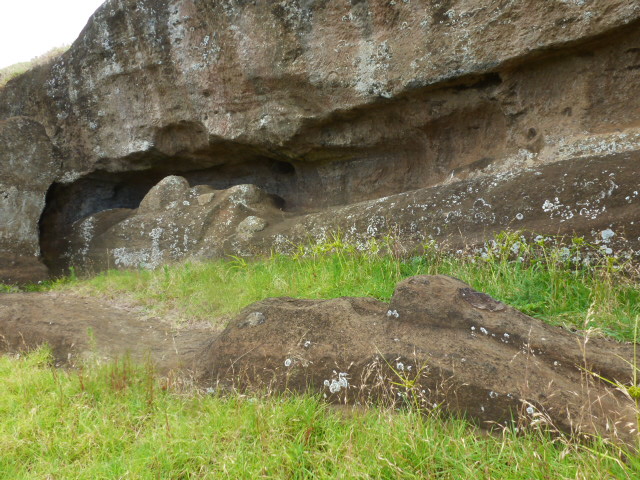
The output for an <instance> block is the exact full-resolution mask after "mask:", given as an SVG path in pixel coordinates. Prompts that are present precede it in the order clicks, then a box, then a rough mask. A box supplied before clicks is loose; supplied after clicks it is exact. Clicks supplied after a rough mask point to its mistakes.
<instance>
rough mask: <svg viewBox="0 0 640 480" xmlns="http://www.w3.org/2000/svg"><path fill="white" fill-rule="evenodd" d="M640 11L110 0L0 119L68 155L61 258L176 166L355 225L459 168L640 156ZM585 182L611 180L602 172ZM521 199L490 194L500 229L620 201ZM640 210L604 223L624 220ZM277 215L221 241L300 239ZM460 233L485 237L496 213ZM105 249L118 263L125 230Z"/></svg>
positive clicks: (534, 167)
mask: <svg viewBox="0 0 640 480" xmlns="http://www.w3.org/2000/svg"><path fill="white" fill-rule="evenodd" d="M639 24H640V5H638V4H637V3H636V2H629V1H627V0H584V1H568V0H549V1H545V2H540V1H539V0H523V1H519V2H504V1H499V0H491V1H484V2H480V1H474V0H447V1H440V2H434V1H431V0H411V1H404V0H402V1H396V2H388V1H386V0H385V1H383V0H368V1H357V2H356V1H346V0H338V1H333V2H327V1H319V0H316V1H300V0H281V1H277V2H267V1H256V2H246V1H240V0H225V1H218V0H215V1H214V0H206V1H197V2H196V1H194V0H144V1H140V0H137V1H134V0H109V1H107V2H105V4H104V5H103V6H102V7H101V8H100V9H99V10H98V11H97V12H96V14H95V15H94V16H93V17H92V19H91V20H90V22H89V23H88V25H87V27H86V28H85V30H84V31H83V32H82V34H81V35H80V37H79V38H78V40H77V41H76V42H75V43H74V45H73V46H72V47H71V49H70V50H69V51H68V52H66V53H65V54H64V55H62V56H61V57H60V58H59V59H57V60H56V61H54V62H53V63H51V64H50V65H45V66H42V67H38V68H37V69H36V70H34V71H32V72H30V73H28V74H26V75H24V76H22V77H19V78H16V79H14V80H12V81H10V82H9V83H8V84H7V85H6V86H5V87H4V88H2V89H0V119H7V118H11V117H15V116H28V117H30V118H33V119H34V120H35V121H37V122H39V123H40V124H42V125H43V126H44V128H45V130H46V132H47V133H48V135H49V137H50V138H51V141H52V142H53V145H54V146H55V148H56V149H57V151H59V152H60V159H61V169H60V170H59V172H58V173H57V174H56V176H55V182H54V184H53V185H52V186H51V190H50V192H51V193H50V196H49V200H48V202H47V208H46V209H45V211H44V213H43V218H42V222H41V224H42V226H43V228H42V238H41V244H42V251H43V256H44V258H45V261H46V262H47V263H48V264H52V265H57V263H59V259H60V257H61V256H63V257H65V258H66V259H67V260H66V262H67V263H69V261H72V260H74V261H76V260H77V259H78V258H80V259H81V258H83V257H84V254H83V253H82V251H80V250H74V251H72V252H70V253H69V252H68V245H69V240H70V238H71V237H73V236H74V235H76V234H77V232H74V229H75V230H77V227H78V222H80V221H83V220H85V219H88V218H89V217H91V216H99V217H100V218H102V217H103V216H107V217H112V216H113V212H112V213H104V212H106V211H112V210H117V209H122V208H125V209H136V208H138V207H139V205H140V202H141V201H142V199H143V198H144V196H145V195H146V193H147V192H148V191H149V189H150V188H152V187H153V186H154V185H156V184H157V183H158V182H159V181H160V180H161V179H162V178H164V177H166V176H170V175H180V176H183V177H184V178H185V179H186V180H187V181H188V182H189V185H190V187H196V186H198V185H206V186H209V187H211V188H212V189H214V190H225V189H228V188H230V187H234V186H237V185H245V184H253V185H256V186H257V187H259V188H261V189H262V190H264V191H265V192H267V193H269V194H271V195H276V196H278V197H280V198H281V199H282V200H283V202H282V208H284V210H286V211H287V212H289V213H291V214H292V215H293V214H295V215H306V214H310V213H313V212H317V211H318V210H322V209H326V208H334V207H335V208H338V210H335V211H333V212H327V213H326V214H325V215H324V216H323V215H322V214H321V215H319V216H312V217H304V218H302V219H301V221H302V222H303V225H304V226H302V227H299V229H304V230H308V229H309V225H308V221H310V220H311V219H313V221H314V222H320V221H324V220H326V219H329V220H330V221H329V222H328V224H327V225H325V226H323V225H317V224H314V227H315V228H316V229H322V228H324V229H325V230H327V229H328V228H330V227H331V226H334V225H336V224H340V225H348V224H350V223H353V222H351V219H347V218H340V216H341V215H342V214H343V213H345V212H346V211H347V210H348V208H347V210H345V207H346V206H349V205H353V204H358V203H359V202H363V201H373V200H376V199H378V198H382V197H392V196H393V195H401V196H402V195H410V194H409V193H407V192H412V191H414V190H420V189H425V188H428V187H435V190H433V191H432V192H431V193H430V194H428V193H425V194H424V195H425V196H430V195H436V192H442V190H439V189H442V188H445V189H448V188H452V189H453V188H454V187H453V186H452V185H453V183H454V182H456V181H469V182H471V183H466V184H464V185H467V186H468V185H472V186H473V185H478V186H480V187H482V188H484V187H483V186H484V185H485V183H486V182H489V180H481V179H480V178H481V177H484V176H487V178H491V179H492V180H491V181H497V182H499V183H501V184H503V185H504V188H505V189H508V188H512V187H513V184H512V183H511V180H510V178H511V176H512V175H518V174H519V173H520V172H522V171H523V170H525V169H531V170H530V171H533V172H535V171H538V170H540V169H541V168H542V167H543V166H544V165H547V164H552V163H554V162H560V161H566V162H567V163H566V164H565V165H564V167H562V168H560V167H558V169H557V170H563V172H562V174H563V175H564V173H567V174H568V175H569V176H573V177H576V176H578V175H579V174H580V173H581V172H580V170H581V166H580V165H581V163H580V161H581V160H586V159H600V160H602V161H603V162H608V161H611V159H618V160H620V159H621V158H629V162H630V166H629V168H630V169H631V170H637V168H636V167H635V165H637V155H636V153H637V152H638V150H639V148H638V146H639V145H640V141H639V139H640V131H639V130H638V114H639V112H640V69H639V68H638V65H639V64H640V57H639V56H638V55H639V53H640V30H639V29H638V28H637V27H638V25H639ZM624 155H630V156H629V157H624ZM589 161H591V160H589ZM594 161H595V160H594ZM576 168H577V169H578V170H577V171H574V170H575V169H576ZM590 171H591V172H592V173H593V171H592V170H590ZM593 175H595V173H593ZM583 177H584V176H583ZM50 182H53V180H51V181H50ZM473 182H477V183H473ZM483 182H485V183H483ZM584 182H586V183H585V185H583V187H584V189H586V190H589V189H590V188H591V187H590V186H589V185H591V182H595V183H596V184H599V185H604V179H603V178H602V176H601V175H600V174H598V175H596V176H595V177H594V178H584ZM530 183H531V184H535V183H536V182H534V181H531V182H530ZM10 186H12V187H15V188H16V189H18V190H21V189H22V186H21V185H20V183H19V182H18V183H15V182H14V183H12V184H11V185H10ZM492 188H493V187H492ZM531 188H533V187H531ZM580 188H582V187H580ZM494 190H495V188H494ZM526 194H527V195H528V194H529V193H526ZM580 195H581V191H578V192H577V193H576V195H575V196H574V197H575V199H576V201H581V200H579V199H578V197H579V196H580ZM631 197H632V198H635V197H633V193H632V194H631ZM477 198H484V196H478V197H477ZM513 198H514V195H511V196H510V203H509V204H506V205H503V204H492V206H493V207H494V208H496V209H498V210H506V211H507V212H505V214H504V215H502V212H498V213H499V214H500V215H499V216H500V218H501V220H496V221H495V222H494V221H493V220H488V222H489V226H488V227H487V228H486V231H487V232H490V231H493V230H494V227H496V226H497V225H498V224H500V225H501V226H504V224H505V221H504V218H506V217H507V214H509V215H510V214H515V215H517V214H518V213H520V214H522V215H523V219H522V220H519V219H518V220H517V222H516V223H514V225H517V226H519V227H524V228H529V229H534V228H541V231H540V233H556V232H557V230H558V229H560V230H565V229H566V228H565V227H567V225H572V226H575V227H576V228H577V231H578V232H579V233H587V234H590V233H591V231H597V230H598V229H599V228H601V225H600V224H601V223H604V222H605V221H604V220H603V218H604V216H605V215H608V213H609V210H607V213H606V214H604V215H599V216H598V218H597V219H587V217H586V216H582V220H583V221H582V222H576V221H573V222H568V223H567V222H564V223H563V222H561V221H560V220H561V219H562V218H561V217H560V210H561V209H562V208H561V207H558V205H557V204H555V203H554V202H555V195H554V196H553V197H551V198H549V199H548V200H549V201H550V202H551V203H552V204H553V205H555V206H556V207H558V208H559V209H556V212H555V213H556V217H555V218H553V219H549V221H546V220H544V221H542V220H540V219H538V217H536V215H527V214H526V213H525V212H515V211H514V212H512V211H511V210H512V209H513V208H512V207H513V205H514V203H513ZM558 198H559V199H560V197H558ZM485 200H486V198H485ZM496 200H498V198H496ZM474 201H475V199H474ZM499 201H503V200H502V199H499ZM559 201H561V200H559ZM203 202H205V203H204V204H206V199H205V197H202V198H200V199H198V200H197V203H198V204H200V205H201V206H204V204H203ZM432 203H433V202H432ZM525 204H526V202H525ZM381 205H382V204H381ZM563 205H566V204H563ZM525 206H526V205H525ZM530 207H531V208H534V206H530ZM355 208H357V209H360V208H362V207H361V206H360V205H358V206H357V207H355ZM366 208H368V206H367V207H366ZM389 208H390V209H393V206H392V205H390V204H389ZM535 208H538V207H535ZM443 209H444V207H443ZM586 209H587V210H588V207H586ZM428 210H429V212H430V211H432V210H433V209H431V208H429V209H428ZM440 210H441V208H440V207H439V206H437V205H436V207H435V213H436V215H435V217H433V218H431V219H428V220H423V219H422V217H424V215H423V214H422V213H420V214H419V218H417V219H414V218H412V219H410V220H409V219H408V218H407V217H406V216H399V217H398V216H396V215H392V214H391V213H390V214H388V215H386V216H387V217H396V218H399V219H401V220H402V228H403V229H404V230H410V229H413V228H417V227H415V225H422V226H424V227H425V229H426V231H425V232H422V234H423V235H432V234H433V232H434V231H435V232H436V234H437V229H436V227H438V228H439V229H440V230H441V231H443V230H447V228H444V229H443V225H442V224H441V221H440V220H441V217H442V215H440V214H439V213H438V212H439V211H440ZM458 210H460V209H457V208H453V209H452V210H451V211H450V213H451V215H454V216H455V215H457V213H456V212H457V211H458ZM578 210H580V211H582V210H585V209H583V208H582V207H581V208H580V209H578ZM414 211H417V210H415V209H414ZM461 211H462V213H463V214H465V213H464V209H462V210H461ZM585 211H586V210H585ZM619 211H621V210H619ZM194 212H195V210H194ZM446 213H447V212H444V213H443V215H446ZM472 213H473V214H474V215H475V214H476V213H478V212H472ZM185 214H188V212H185ZM481 214H482V212H479V213H478V215H480V216H481ZM118 215H120V216H116V217H117V218H116V217H114V218H111V219H103V220H101V225H103V227H104V228H105V229H110V228H111V227H113V225H114V221H115V220H118V219H119V220H122V215H124V214H123V213H122V212H121V214H118ZM451 215H449V219H450V220H451V218H452V217H451ZM480 216H478V217H477V218H478V219H479V218H480ZM490 216H491V215H490ZM261 218H262V217H261ZM629 218H630V217H629V215H628V214H627V215H626V216H624V217H623V218H622V219H621V218H614V217H613V216H612V217H611V218H610V219H609V221H610V222H611V223H615V224H617V225H620V227H619V228H618V229H617V230H621V229H623V230H625V231H630V230H634V229H635V226H634V224H632V223H631V221H630V220H629ZM264 220H265V221H266V222H267V224H268V225H267V226H266V227H265V228H264V230H259V231H258V230H254V231H252V232H251V235H249V234H247V233H246V232H244V230H243V232H244V233H238V235H237V237H238V238H237V239H236V240H230V241H229V242H226V240H225V241H224V242H222V243H223V244H225V245H229V246H234V245H235V246H234V248H235V250H230V251H229V252H227V253H231V252H232V251H233V252H236V253H237V252H240V251H243V252H248V251H249V250H250V249H247V248H246V247H245V246H243V242H244V243H246V242H245V239H249V240H250V243H251V244H252V245H253V244H254V243H256V242H259V241H260V239H261V238H262V239H263V240H265V241H267V240H268V239H269V238H271V237H269V235H270V234H273V233H274V232H275V233H276V234H277V233H279V231H280V230H284V235H285V237H287V238H290V237H292V236H293V237H295V236H296V235H291V234H289V233H287V232H289V230H291V228H290V227H289V226H288V225H287V226H278V225H277V223H278V222H275V223H274V222H272V219H271V218H266V217H265V218H264ZM551 220H553V221H551ZM193 222H194V223H197V219H196V218H195V217H194V218H193ZM290 222H295V221H294V220H290ZM367 222H368V220H367V221H365V220H362V222H360V223H363V224H364V223H367ZM369 223H370V222H369ZM387 223H389V222H388V221H387ZM398 223H399V222H398ZM454 223H455V222H454ZM74 224H75V225H76V227H72V226H73V225H74ZM454 226H455V225H454ZM161 227H162V226H161ZM165 227H168V226H164V227H162V228H165ZM420 228H422V227H420ZM449 231H451V232H458V230H456V229H455V228H453V227H452V228H450V229H449ZM462 231H463V233H464V232H465V231H466V232H467V233H464V235H463V237H464V238H463V241H465V242H466V241H475V240H476V239H478V238H480V237H483V235H482V234H481V232H482V231H484V228H483V229H480V230H479V229H478V228H477V224H476V228H475V229H474V230H473V232H474V233H473V235H472V237H469V235H470V234H469V232H470V229H469V228H466V229H462ZM134 233H135V232H132V234H134ZM361 233H362V232H361ZM456 234H458V233H456ZM142 235H143V236H144V232H143V233H142ZM225 235H226V234H225ZM229 235H231V237H233V235H234V234H229ZM458 235H459V234H458ZM465 235H466V237H465ZM58 237H64V238H62V240H61V239H59V238H58ZM231 237H230V238H231ZM277 238H281V237H277ZM238 242H239V243H238ZM71 244H72V245H76V244H77V242H75V243H74V241H72V242H71ZM236 244H237V245H236ZM80 245H81V244H80ZM191 245H194V246H195V245H198V241H195V242H194V243H191ZM270 247H271V246H270V245H267V246H265V245H262V244H261V246H260V247H259V248H257V250H261V249H263V248H266V249H267V250H268V249H269V248H270ZM79 248H83V247H79ZM101 248H103V254H102V255H103V258H102V260H100V262H98V263H101V264H106V263H108V262H107V258H106V255H107V254H106V252H107V251H108V250H109V249H113V248H119V247H116V246H110V245H101ZM145 248H146V247H145ZM163 248H164V247H163ZM199 248H200V247H199V246H198V247H197V252H200V251H201V252H202V253H203V254H208V253H207V252H208V250H206V249H205V250H200V249H199ZM225 248H226V247H225ZM252 248H253V247H252ZM254 250H255V248H254ZM216 251H219V249H218V250H216ZM195 252H196V250H194V251H193V252H191V251H190V252H189V254H191V253H195ZM162 257H163V258H170V257H172V254H171V253H170V252H164V253H163V254H162Z"/></svg>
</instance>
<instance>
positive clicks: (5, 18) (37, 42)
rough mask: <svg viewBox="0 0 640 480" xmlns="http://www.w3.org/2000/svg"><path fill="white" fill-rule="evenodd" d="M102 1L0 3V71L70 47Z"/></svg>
mask: <svg viewBox="0 0 640 480" xmlns="http://www.w3.org/2000/svg"><path fill="white" fill-rule="evenodd" d="M104 1H105V0H0V68H2V67H6V66H8V65H12V64H14V63H18V62H25V61H28V60H31V59H32V58H33V57H37V56H38V55H42V54H43V53H45V52H47V51H49V50H51V49H52V48H54V47H59V46H61V45H66V44H71V43H72V42H73V41H74V40H75V39H76V38H78V35H79V34H80V32H81V31H82V29H83V28H84V26H85V25H86V24H87V20H89V17H90V16H91V14H92V13H93V12H94V11H95V10H96V9H97V8H98V7H99V6H100V5H101V4H102V3H103V2H104Z"/></svg>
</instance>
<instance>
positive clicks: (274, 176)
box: [39, 157, 300, 275]
mask: <svg viewBox="0 0 640 480" xmlns="http://www.w3.org/2000/svg"><path fill="white" fill-rule="evenodd" d="M169 175H180V176H182V177H184V178H186V179H187V181H188V182H189V185H190V186H191V187H195V186H197V185H207V186H209V187H212V188H213V189H215V190H225V189H227V188H230V187H233V186H235V185H241V184H254V185H256V186H258V187H260V188H262V189H263V190H265V191H266V192H267V193H269V194H271V195H272V196H273V199H274V201H275V202H276V205H277V207H278V208H280V209H281V210H293V209H296V208H298V206H299V203H300V202H299V200H300V199H299V194H298V192H297V181H296V175H297V170H296V167H295V166H294V165H293V164H292V163H289V162H285V161H282V160H275V159H272V158H267V157H258V158H256V159H254V160H252V161H245V162H242V163H239V164H231V165H219V166H215V167H210V168H204V169H199V170H191V171H170V170H167V169H165V168H162V169H147V170H139V171H133V172H121V173H111V172H105V171H95V172H92V173H90V174H88V175H86V176H84V177H81V178H79V179H78V180H76V181H75V182H73V183H70V184H62V183H53V184H52V185H51V186H50V187H49V190H48V191H47V194H46V200H45V207H44V210H43V212H42V214H41V216H40V221H39V229H40V249H41V255H42V260H43V262H44V264H45V265H46V266H47V267H48V268H49V270H50V271H51V273H52V274H53V275H61V274H65V273H67V272H68V267H69V265H68V258H67V252H68V249H69V240H68V239H69V236H70V235H71V233H72V231H73V228H74V224H75V223H76V222H78V221H81V220H82V219H84V218H87V217H89V216H92V215H95V214H97V213H99V212H104V211H107V210H113V211H114V213H115V214H114V216H113V218H114V220H117V219H124V218H126V216H127V215H128V214H129V213H130V212H129V211H130V210H132V209H136V208H138V207H139V206H140V203H141V202H142V200H143V199H144V197H145V196H146V195H147V193H148V192H149V191H150V190H151V189H152V188H153V187H154V186H155V185H156V184H158V182H160V181H161V180H162V179H163V178H165V177H167V176H169ZM117 210H121V211H122V212H121V213H120V214H118V212H117Z"/></svg>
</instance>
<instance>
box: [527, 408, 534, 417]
mask: <svg viewBox="0 0 640 480" xmlns="http://www.w3.org/2000/svg"><path fill="white" fill-rule="evenodd" d="M527 413H528V414H529V415H533V414H534V413H535V410H534V409H533V407H527Z"/></svg>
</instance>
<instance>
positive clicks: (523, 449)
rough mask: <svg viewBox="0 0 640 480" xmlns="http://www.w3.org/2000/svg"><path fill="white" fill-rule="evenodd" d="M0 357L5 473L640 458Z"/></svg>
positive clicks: (448, 422)
mask: <svg viewBox="0 0 640 480" xmlns="http://www.w3.org/2000/svg"><path fill="white" fill-rule="evenodd" d="M49 361H50V356H49V353H48V352H47V350H46V349H41V350H39V351H36V352H33V353H31V354H30V355H27V356H23V357H22V358H15V357H7V356H5V357H0V383H1V384H2V388H0V418H2V422H0V452H2V454H1V455H0V478H6V479H12V480H16V479H26V478H56V479H80V478H86V479H101V478H109V479H111V478H136V479H137V478H141V479H144V478H171V479H179V478H233V479H236V478H238V479H241V478H250V479H254V478H277V479H282V478H292V479H296V478H326V479H333V478H389V479H392V478H407V479H410V478H438V479H449V478H450V479H467V478H474V479H475V478H501V479H518V478H522V479H563V478H571V479H574V478H594V479H595V478H598V479H601V478H605V479H606V478H638V475H640V459H639V458H638V457H637V456H629V457H625V456H624V453H623V452H621V451H620V450H617V449H615V448H613V447H611V446H606V445H604V444H603V443H601V442H598V441H596V442H594V443H593V444H591V445H588V446H579V445H577V444H573V443H571V442H568V441H566V440H565V439H562V438H556V439H552V438H551V437H548V436H546V435H545V434H542V433H540V432H529V433H526V434H517V433H515V432H514V431H511V430H506V431H504V432H503V433H501V434H500V433H498V434H496V435H486V434H482V433H479V432H478V431H477V430H476V429H475V428H474V427H473V426H471V425H470V424H468V423H467V422H465V421H464V420H460V419H451V418H449V419H447V418H439V417H438V416H433V415H432V416H423V415H420V414H419V413H418V412H410V411H409V412H407V411H392V410H385V409H380V408H368V409H361V410H359V411H339V410H336V409H334V408H333V407H330V406H328V405H326V404H325V403H323V402H322V401H320V400H319V399H318V398H317V397H313V396H293V395H289V396H287V395H280V396H265V397H260V398H253V397H247V396H239V395H227V396H216V395H205V394H203V393H199V392H198V391H196V390H194V389H189V388H185V387H184V386H182V387H179V386H176V385H175V384H173V385H172V384H168V382H167V381H166V380H160V379H158V378H155V377H154V375H153V372H152V371H151V369H150V368H149V367H140V366H135V365H131V364H129V363H128V362H126V361H124V362H120V363H117V364H111V365H103V366H96V365H93V366H87V367H85V368H84V369H81V370H74V371H64V370H56V369H52V368H51V367H50V366H49Z"/></svg>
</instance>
